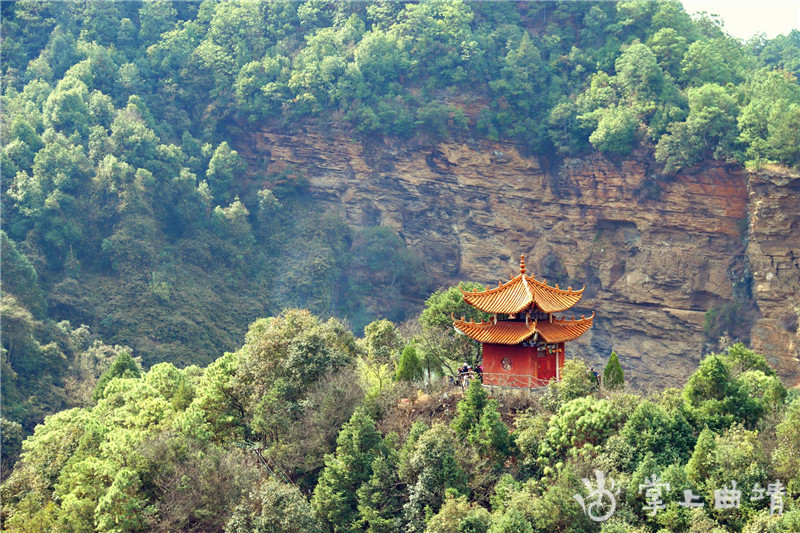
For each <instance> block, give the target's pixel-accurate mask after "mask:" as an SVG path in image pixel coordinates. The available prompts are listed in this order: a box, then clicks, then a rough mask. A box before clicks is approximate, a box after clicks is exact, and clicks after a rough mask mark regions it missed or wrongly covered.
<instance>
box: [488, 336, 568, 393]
mask: <svg viewBox="0 0 800 533" xmlns="http://www.w3.org/2000/svg"><path fill="white" fill-rule="evenodd" d="M504 357H508V358H509V359H510V360H511V368H510V369H508V370H506V369H504V368H503V366H502V360H503V358H504ZM546 358H549V361H552V363H555V364H557V365H558V369H559V373H560V370H561V369H562V368H563V367H564V344H563V343H560V344H559V345H558V349H557V351H556V354H554V355H548V354H546V353H545V352H544V351H541V352H539V351H538V350H537V349H536V348H534V347H532V346H521V345H508V344H489V343H486V344H484V345H483V374H484V378H483V382H484V384H486V385H496V386H504V387H526V388H528V387H536V386H538V385H541V384H543V383H541V382H540V378H544V379H547V378H549V377H550V376H546V375H543V376H539V366H540V365H546V362H547V359H546ZM552 377H555V375H553V376H552Z"/></svg>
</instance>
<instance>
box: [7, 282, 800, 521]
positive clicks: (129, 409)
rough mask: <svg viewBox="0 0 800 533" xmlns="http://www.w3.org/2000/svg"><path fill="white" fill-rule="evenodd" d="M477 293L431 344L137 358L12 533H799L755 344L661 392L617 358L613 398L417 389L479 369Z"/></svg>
mask: <svg viewBox="0 0 800 533" xmlns="http://www.w3.org/2000/svg"><path fill="white" fill-rule="evenodd" d="M458 294H460V293H458V292H457V291H455V292H452V291H446V292H442V293H437V295H435V297H433V298H431V300H430V301H429V303H428V306H427V308H426V310H425V313H423V317H422V319H421V331H420V332H419V333H418V335H417V336H416V338H415V340H414V341H411V340H410V339H409V338H407V337H406V338H404V337H403V336H402V335H401V334H400V332H398V331H397V330H395V329H394V327H393V326H392V325H391V324H390V323H389V322H388V321H383V322H381V323H375V324H373V325H370V326H368V327H367V328H366V334H365V338H364V339H363V340H356V339H355V338H354V336H353V335H352V333H350V332H349V331H348V330H347V329H346V328H345V327H344V326H343V325H342V324H341V323H340V322H338V321H337V320H335V319H330V320H328V321H325V322H323V321H322V320H319V319H317V318H315V317H313V316H312V315H310V314H309V313H308V312H305V311H288V312H285V313H284V314H282V315H280V316H278V317H274V318H270V319H261V320H258V321H256V322H255V323H253V325H252V326H251V327H250V331H249V332H248V334H247V336H246V340H245V344H244V346H242V347H241V348H240V349H239V350H237V351H236V352H233V353H227V354H225V355H224V356H222V357H220V358H219V359H217V360H216V361H215V362H213V363H212V364H210V365H209V366H208V367H206V368H198V367H196V366H191V367H187V368H185V369H182V370H181V369H177V368H176V367H175V366H173V365H172V364H170V363H160V364H157V365H154V366H153V367H151V368H150V370H149V371H147V372H144V371H143V370H142V369H141V368H140V366H139V365H138V364H137V363H136V361H134V360H133V359H132V358H131V357H130V355H129V354H127V353H122V354H120V355H118V356H117V357H116V358H115V359H114V362H113V364H112V365H111V367H110V368H109V369H108V371H106V372H105V373H104V374H103V376H102V377H101V379H100V380H98V381H97V384H96V386H95V388H94V390H93V392H91V395H90V396H91V398H90V400H89V401H88V403H87V405H86V407H80V408H73V409H69V410H66V411H62V412H60V413H58V414H56V415H53V416H51V417H49V418H48V419H47V421H46V423H45V424H43V425H40V426H38V427H37V429H36V432H35V433H34V435H33V436H32V437H30V438H28V439H27V440H26V441H25V443H24V444H23V446H22V449H23V452H22V459H21V460H20V462H19V463H18V464H17V466H16V468H15V469H14V471H13V473H12V474H11V476H10V477H9V478H8V479H7V480H5V482H4V483H3V485H2V499H3V509H2V513H3V514H2V517H3V520H4V528H5V530H7V531H30V532H42V531H101V532H106V531H113V532H134V531H226V532H228V533H244V532H264V533H266V532H297V533H300V532H304V533H309V532H323V531H337V532H339V531H369V532H376V533H377V532H401V531H404V532H423V531H427V532H431V533H459V532H475V533H477V532H483V533H486V532H490V533H520V532H542V533H544V532H553V531H565V532H567V531H569V532H576V533H577V532H588V531H602V532H606V533H608V532H647V531H652V532H657V531H658V532H668V531H669V532H674V531H691V532H720V531H744V532H753V533H755V532H776V533H777V532H786V533H790V532H795V531H797V530H798V528H799V527H800V507H798V503H799V502H800V500H799V498H800V461H798V454H799V453H800V449H798V446H800V439H798V436H799V435H800V398H798V396H797V392H796V391H792V392H791V393H787V390H786V389H785V388H784V387H783V385H781V383H780V380H778V378H777V377H776V376H775V373H774V371H773V370H772V369H770V368H769V365H768V364H767V363H766V361H765V360H764V358H763V357H762V356H760V355H757V354H755V353H753V352H752V351H750V350H748V349H747V348H745V347H744V346H743V345H741V344H736V345H734V346H731V347H730V348H728V349H726V350H724V351H723V352H720V353H718V354H712V355H710V356H709V357H707V358H706V359H705V360H704V361H703V362H702V363H701V364H700V368H699V369H698V370H697V371H696V372H695V373H694V374H693V375H692V377H691V378H690V379H689V382H688V383H687V385H686V386H685V387H684V388H683V390H680V389H666V390H663V391H659V392H658V393H655V394H651V395H649V396H648V397H642V396H639V395H636V394H632V393H630V392H628V391H625V390H624V388H623V387H624V382H623V381H622V379H623V378H622V376H621V374H620V371H619V366H618V363H617V366H616V369H617V370H616V378H615V377H614V375H615V371H614V367H613V366H610V367H609V371H607V372H606V373H605V376H604V386H603V387H598V384H597V382H596V381H595V379H594V377H593V376H592V374H591V373H590V372H588V368H587V367H586V366H585V365H584V364H582V363H580V362H579V361H575V360H570V361H568V363H567V365H566V366H565V368H564V372H563V376H562V377H563V379H562V381H561V382H559V383H557V384H551V385H550V386H549V387H548V388H547V390H546V391H545V392H544V393H543V394H537V395H535V396H530V395H529V394H528V393H526V392H520V393H519V394H513V393H509V392H503V391H501V390H497V391H492V395H494V397H492V396H490V395H489V391H487V390H486V389H484V388H483V387H482V386H481V384H480V383H479V382H478V381H475V382H473V384H472V386H471V387H470V388H469V389H468V390H467V391H466V392H465V393H464V395H463V397H462V395H461V391H460V389H459V390H458V391H456V390H455V389H453V388H451V387H448V386H445V388H441V387H440V386H438V385H435V384H428V385H426V386H425V387H426V388H427V389H428V390H429V391H430V392H431V394H430V395H429V394H425V393H422V392H421V391H420V392H419V394H417V393H416V392H415V391H417V386H423V385H422V382H421V379H422V377H423V376H424V374H425V372H426V370H427V369H430V368H431V366H432V365H436V364H437V361H438V364H441V359H438V358H437V357H436V354H435V353H434V352H435V351H434V350H433V349H432V348H435V347H438V348H440V349H441V348H446V349H447V352H448V353H450V354H458V355H456V357H461V356H463V355H465V353H459V351H458V349H457V343H458V342H459V340H458V339H457V338H456V336H455V334H454V333H453V332H452V328H451V327H450V325H449V321H448V314H449V313H448V314H445V313H446V312H447V311H457V310H458V307H457V304H456V301H455V300H454V299H452V298H451V296H452V295H458ZM461 305H462V306H463V304H461ZM437 324H439V325H437ZM462 339H463V337H462ZM406 343H409V344H406ZM453 343H456V344H453ZM404 344H406V348H405V349H404V350H403V353H402V356H399V351H400V348H401V347H402V346H403V345H404ZM417 352H419V353H420V354H422V355H423V357H422V360H420V357H419V356H418V355H417ZM467 355H468V354H467ZM398 359H399V362H398ZM614 360H616V357H615V356H614ZM613 364H614V363H610V365H613ZM395 365H397V369H398V370H397V373H396V375H395V377H396V379H392V374H393V372H391V368H393V367H394V366H395ZM426 367H427V368H426ZM5 438H7V437H6V430H5V428H4V439H5ZM7 448H8V444H5V443H4V453H7V452H6V450H7ZM595 470H598V471H600V472H602V474H603V475H604V476H605V477H606V479H607V480H608V483H609V485H606V487H605V488H606V489H607V490H608V491H609V492H608V493H603V496H602V501H600V502H599V503H598V500H599V499H600V498H598V497H597V493H596V492H595V493H594V495H593V493H592V492H591V491H596V490H603V487H600V488H599V489H598V488H597V482H598V480H597V479H596V476H597V474H596V473H595ZM581 478H587V481H586V483H589V484H590V485H587V486H584V485H583V483H582V482H581ZM611 480H613V485H611V483H612V481H611ZM642 487H645V488H646V489H647V492H643V489H642ZM737 487H739V488H738V490H740V491H741V493H740V494H739V496H738V498H737V497H736V496H734V495H731V496H729V497H727V499H722V500H721V499H720V496H719V493H718V492H717V491H720V490H726V488H727V490H735V489H736V488H737ZM651 490H655V491H656V492H654V493H653V492H651ZM685 491H691V492H690V493H689V494H690V496H686V492H685ZM611 494H613V495H614V496H612V497H611V498H612V499H613V501H614V507H613V509H612V508H611V502H612V500H611V499H609V495H611ZM731 494H732V493H731ZM575 496H581V497H582V498H585V502H586V503H588V504H589V506H588V512H587V513H584V511H583V510H582V508H581V507H580V506H579V503H578V502H577V501H576V499H575ZM720 501H723V502H727V503H725V505H728V506H727V507H725V506H724V505H722V504H720V503H719V502H720ZM686 502H689V503H693V504H695V505H692V506H687V505H685V504H686ZM734 503H735V505H734ZM779 505H780V507H779ZM608 513H610V516H607V514H608ZM592 517H594V518H592ZM603 517H605V518H603ZM597 519H600V520H599V521H596V520H597Z"/></svg>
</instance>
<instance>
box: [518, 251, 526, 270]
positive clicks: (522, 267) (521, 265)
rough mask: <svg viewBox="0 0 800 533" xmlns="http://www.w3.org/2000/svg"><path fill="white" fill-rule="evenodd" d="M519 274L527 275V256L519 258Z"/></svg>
mask: <svg viewBox="0 0 800 533" xmlns="http://www.w3.org/2000/svg"><path fill="white" fill-rule="evenodd" d="M519 273H520V274H524V273H525V256H524V255H521V256H519Z"/></svg>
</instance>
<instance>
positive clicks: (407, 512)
mask: <svg viewBox="0 0 800 533" xmlns="http://www.w3.org/2000/svg"><path fill="white" fill-rule="evenodd" d="M409 466H410V468H411V470H412V472H413V475H414V478H415V481H414V483H412V484H411V485H410V487H409V499H408V502H407V503H406V504H405V506H404V516H405V520H406V521H407V523H408V526H407V530H408V531H415V532H416V531H419V532H422V531H424V529H425V518H426V514H428V513H437V512H438V511H439V509H440V508H441V506H442V504H443V503H444V501H445V495H446V494H447V490H448V489H454V490H455V491H456V492H457V493H458V494H466V491H467V484H466V482H467V476H466V474H465V473H464V471H463V470H462V469H461V467H460V466H459V465H458V462H457V461H456V451H455V435H454V434H453V432H452V430H450V429H449V428H448V427H447V426H445V425H443V424H437V425H434V426H433V427H432V428H431V429H430V430H429V431H427V432H425V433H424V434H422V435H421V436H420V437H419V439H418V440H417V442H416V445H415V446H414V449H413V452H412V453H411V454H410V457H409Z"/></svg>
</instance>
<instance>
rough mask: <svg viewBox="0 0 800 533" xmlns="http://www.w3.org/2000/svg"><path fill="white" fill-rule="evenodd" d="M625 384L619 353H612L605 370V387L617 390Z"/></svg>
mask: <svg viewBox="0 0 800 533" xmlns="http://www.w3.org/2000/svg"><path fill="white" fill-rule="evenodd" d="M624 384H625V376H624V373H623V372H622V366H621V365H620V364H619V358H618V357H617V352H611V357H609V358H608V364H607V365H606V368H605V370H603V385H605V387H606V388H607V389H616V388H619V387H622V385H624Z"/></svg>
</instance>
